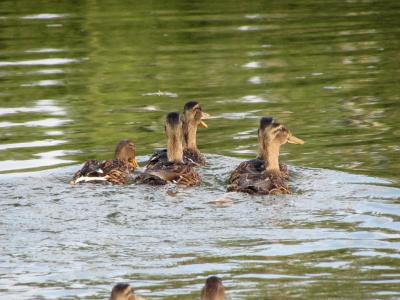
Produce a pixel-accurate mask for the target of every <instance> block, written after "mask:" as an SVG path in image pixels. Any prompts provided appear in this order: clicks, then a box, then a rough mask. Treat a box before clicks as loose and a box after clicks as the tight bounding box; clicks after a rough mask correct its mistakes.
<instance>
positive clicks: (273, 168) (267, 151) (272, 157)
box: [259, 143, 281, 175]
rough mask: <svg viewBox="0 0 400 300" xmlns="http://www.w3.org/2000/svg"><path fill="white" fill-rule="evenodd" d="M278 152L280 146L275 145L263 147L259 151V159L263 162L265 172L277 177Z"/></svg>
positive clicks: (278, 171) (278, 172)
mask: <svg viewBox="0 0 400 300" xmlns="http://www.w3.org/2000/svg"><path fill="white" fill-rule="evenodd" d="M279 151H280V145H279V144H275V143H272V144H269V145H265V146H264V147H263V148H262V149H260V154H259V158H260V159H263V160H264V162H265V170H266V171H267V172H268V173H272V174H277V175H279V174H280V172H281V171H280V168H279Z"/></svg>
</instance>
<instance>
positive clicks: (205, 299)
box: [200, 276, 225, 300]
mask: <svg viewBox="0 0 400 300" xmlns="http://www.w3.org/2000/svg"><path fill="white" fill-rule="evenodd" d="M224 299H225V289H224V285H223V284H222V280H221V279H220V278H218V277H217V276H210V277H208V278H207V280H206V283H205V284H204V287H203V288H202V290H201V298H200V300H224Z"/></svg>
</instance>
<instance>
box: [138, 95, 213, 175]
mask: <svg viewBox="0 0 400 300" xmlns="http://www.w3.org/2000/svg"><path fill="white" fill-rule="evenodd" d="M208 117H209V115H208V114H207V113H205V112H203V110H202V108H201V106H200V104H199V103H198V102H195V101H190V102H187V103H186V104H185V106H184V107H183V114H182V117H181V118H182V129H183V139H184V143H185V144H184V148H183V161H184V162H185V163H188V164H191V165H193V166H204V165H205V164H206V160H205V158H204V156H203V154H201V152H200V150H199V149H198V148H197V128H198V127H200V128H208V126H207V124H206V123H205V122H204V120H205V119H207V118H208ZM160 161H163V162H167V161H168V157H167V149H163V150H160V151H157V152H156V153H154V154H153V155H152V156H151V157H150V159H149V162H148V163H147V165H146V169H149V170H150V169H152V168H153V167H154V166H155V165H157V164H158V163H159V162H160Z"/></svg>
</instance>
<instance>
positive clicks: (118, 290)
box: [110, 283, 146, 300]
mask: <svg viewBox="0 0 400 300" xmlns="http://www.w3.org/2000/svg"><path fill="white" fill-rule="evenodd" d="M110 300H146V299H145V298H143V297H140V296H138V295H135V290H134V288H133V287H132V286H131V285H130V284H128V283H117V284H116V285H114V287H113V288H112V291H111V296H110Z"/></svg>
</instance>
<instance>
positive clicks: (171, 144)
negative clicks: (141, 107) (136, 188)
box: [135, 113, 201, 186]
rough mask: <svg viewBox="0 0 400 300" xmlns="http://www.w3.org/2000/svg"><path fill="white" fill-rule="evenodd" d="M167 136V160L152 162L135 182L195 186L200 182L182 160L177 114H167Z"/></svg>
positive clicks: (179, 123)
mask: <svg viewBox="0 0 400 300" xmlns="http://www.w3.org/2000/svg"><path fill="white" fill-rule="evenodd" d="M165 133H166V136H167V151H166V156H167V160H166V161H165V160H161V159H159V160H157V161H153V163H152V165H151V167H147V168H146V170H145V171H144V172H143V173H142V174H139V175H138V176H137V177H136V178H135V182H137V183H143V184H150V185H163V184H167V183H168V182H172V183H176V184H178V185H182V186H196V185H199V184H200V182H201V179H200V176H199V174H198V173H197V172H196V170H195V169H194V168H193V166H192V165H191V164H189V163H187V162H185V161H184V159H183V145H182V120H181V118H180V116H179V114H178V113H169V114H168V115H167V118H166V122H165Z"/></svg>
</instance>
